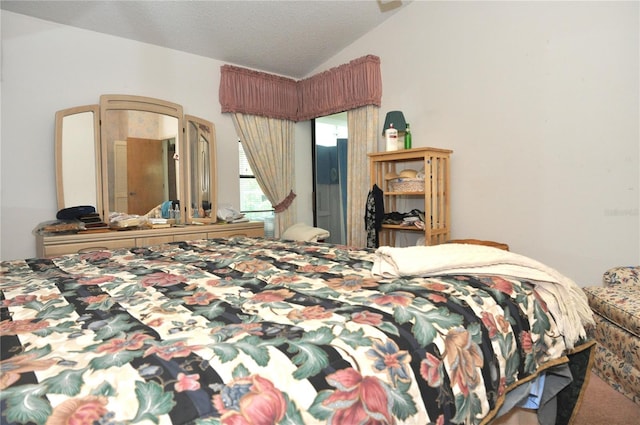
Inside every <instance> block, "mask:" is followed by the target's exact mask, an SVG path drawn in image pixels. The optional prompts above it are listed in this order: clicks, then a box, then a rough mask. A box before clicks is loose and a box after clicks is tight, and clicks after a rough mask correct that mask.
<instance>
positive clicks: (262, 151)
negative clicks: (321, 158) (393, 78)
mask: <svg viewBox="0 0 640 425" xmlns="http://www.w3.org/2000/svg"><path fill="white" fill-rule="evenodd" d="M220 72H221V76H220V91H219V99H220V105H221V106H222V112H229V113H232V116H233V122H234V125H235V127H236V132H237V133H238V135H239V137H240V140H241V142H242V146H243V148H244V150H245V153H246V154H247V159H248V160H249V164H250V165H251V169H252V170H253V172H254V173H255V175H256V180H257V182H258V184H259V185H260V188H261V189H262V191H263V192H264V194H265V195H266V196H267V198H268V199H269V201H270V202H271V203H272V204H273V205H274V208H275V211H276V224H275V237H279V236H280V234H281V233H282V232H283V231H284V230H285V229H286V228H287V227H288V226H290V225H292V224H293V221H294V219H295V217H296V214H295V209H294V208H288V207H289V205H290V204H291V202H292V201H293V198H294V197H295V193H294V191H293V182H294V175H293V172H294V167H293V158H294V157H293V151H294V147H293V146H294V137H293V133H294V124H293V122H294V121H300V120H308V119H311V118H317V117H320V116H323V115H328V114H333V113H336V112H342V111H348V114H347V119H348V126H349V149H348V151H349V153H348V157H349V170H348V172H347V180H348V188H347V194H348V195H347V197H348V202H347V203H348V205H347V209H348V213H347V243H348V244H349V245H353V246H358V247H364V246H366V232H365V229H364V208H365V203H366V195H367V193H368V182H369V179H368V176H369V171H368V157H367V153H368V152H373V151H375V148H376V145H377V135H376V129H377V128H378V109H379V107H380V104H381V99H382V77H381V73H380V58H379V57H377V56H373V55H366V56H363V57H361V58H358V59H354V60H352V61H351V62H349V63H347V64H344V65H340V66H338V67H335V68H332V69H330V70H328V71H325V72H322V73H319V74H316V75H314V76H312V77H310V78H307V79H304V80H300V81H295V80H292V79H290V78H285V77H280V76H276V75H271V74H267V73H264V72H258V71H253V70H249V69H244V68H239V67H236V66H231V65H223V66H222V67H221V70H220Z"/></svg>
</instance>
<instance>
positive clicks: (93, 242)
mask: <svg viewBox="0 0 640 425" xmlns="http://www.w3.org/2000/svg"><path fill="white" fill-rule="evenodd" d="M233 236H247V237H263V236H264V223H263V222H261V221H253V222H244V223H230V224H205V225H186V226H176V227H168V228H166V229H143V230H114V231H109V232H101V233H76V234H71V235H56V236H43V235H39V234H38V235H36V254H37V255H38V257H55V256H58V255H64V254H74V253H81V252H91V251H100V250H105V249H117V248H135V247H142V246H148V245H159V244H163V243H169V242H180V241H187V240H194V239H207V238H229V237H233Z"/></svg>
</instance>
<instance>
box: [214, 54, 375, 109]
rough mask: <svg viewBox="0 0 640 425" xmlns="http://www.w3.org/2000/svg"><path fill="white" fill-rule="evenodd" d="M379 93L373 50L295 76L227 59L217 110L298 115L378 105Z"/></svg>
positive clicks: (222, 74) (223, 69)
mask: <svg viewBox="0 0 640 425" xmlns="http://www.w3.org/2000/svg"><path fill="white" fill-rule="evenodd" d="M381 99H382V76H381V73H380V58H379V57H377V56H373V55H367V56H363V57H361V58H358V59H354V60H352V61H351V62H349V63H346V64H344V65H340V66H337V67H335V68H332V69H330V70H328V71H324V72H321V73H320V74H316V75H314V76H312V77H310V78H306V79H304V80H300V81H296V80H293V79H290V78H285V77H280V76H276V75H272V74H267V73H264V72H258V71H253V70H249V69H245V68H240V67H237V66H232V65H223V66H222V68H221V78H220V104H221V105H222V112H239V113H245V114H252V115H260V116H265V117H269V118H278V119H288V120H291V121H302V120H308V119H311V118H316V117H320V116H324V115H329V114H333V113H336V112H342V111H347V110H351V109H355V108H358V107H361V106H365V105H375V106H380V102H381Z"/></svg>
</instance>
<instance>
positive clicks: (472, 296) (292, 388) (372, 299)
mask: <svg viewBox="0 0 640 425" xmlns="http://www.w3.org/2000/svg"><path fill="white" fill-rule="evenodd" d="M372 261H373V251H368V250H355V249H350V248H347V247H344V246H336V245H328V244H314V243H300V242H282V241H275V240H268V239H252V238H235V239H212V240H199V241H191V242H179V243H173V244H167V245H161V246H155V247H149V248H137V249H122V250H113V251H100V252H93V253H87V254H77V255H68V256H62V257H58V258H55V259H29V260H19V261H7V262H3V263H2V264H1V266H0V271H1V275H0V289H1V290H2V292H1V293H0V307H1V311H0V312H1V322H0V334H1V340H0V344H1V352H2V359H1V363H0V372H1V376H0V402H1V405H0V410H1V412H2V413H1V420H2V423H3V424H5V423H6V424H12V423H34V424H44V423H50V424H57V423H75V424H84V423H87V424H88V423H95V424H125V423H126V424H141V423H149V424H169V423H173V424H276V423H277V424H315V423H322V424H325V423H326V424H340V425H341V424H359V423H370V424H394V423H398V424H401V423H405V424H420V425H424V424H428V423H434V424H447V423H465V424H477V423H482V422H483V418H488V417H491V416H492V415H493V414H494V413H495V410H496V409H497V407H498V406H499V405H500V403H501V402H502V400H503V398H504V394H505V393H506V392H507V391H508V390H509V389H510V388H512V387H514V386H516V385H518V382H519V381H521V380H526V379H528V378H530V377H531V376H533V375H535V374H536V373H538V371H540V370H542V369H544V368H546V367H548V366H549V365H552V364H558V363H559V362H564V361H566V357H565V356H564V354H565V347H564V343H563V340H562V337H561V335H559V334H558V332H557V331H556V328H555V322H554V319H553V317H551V315H550V314H548V312H547V311H546V309H545V305H544V304H543V303H542V302H541V301H540V300H539V298H538V297H536V294H535V292H534V290H533V285H532V284H531V283H530V282H526V281H519V280H517V279H515V278H511V277H505V276H470V275H447V276H440V277H437V278H435V277H431V278H420V277H413V278H402V279H397V278H396V279H382V278H379V277H375V276H373V275H372V274H371V272H370V269H371V265H372Z"/></svg>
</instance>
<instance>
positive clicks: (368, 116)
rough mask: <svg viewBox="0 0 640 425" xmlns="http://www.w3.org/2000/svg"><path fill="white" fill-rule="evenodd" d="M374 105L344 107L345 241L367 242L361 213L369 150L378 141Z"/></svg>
mask: <svg viewBox="0 0 640 425" xmlns="http://www.w3.org/2000/svg"><path fill="white" fill-rule="evenodd" d="M379 109H380V108H379V107H378V106H374V105H367V106H362V107H360V108H357V109H353V110H350V111H347V126H348V134H349V149H348V152H347V155H348V162H349V167H348V170H347V185H348V188H347V192H348V194H349V196H348V199H347V211H348V212H347V245H350V246H355V247H358V248H363V247H366V246H367V232H366V230H365V226H364V213H365V207H366V203H367V193H368V192H369V189H370V187H369V186H370V176H371V173H370V170H369V157H368V156H367V154H368V153H369V152H375V151H376V147H377V144H378V134H377V133H378V131H377V129H378V112H379Z"/></svg>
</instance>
